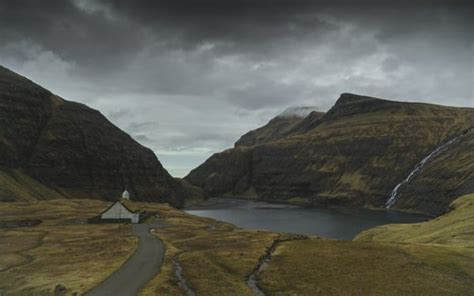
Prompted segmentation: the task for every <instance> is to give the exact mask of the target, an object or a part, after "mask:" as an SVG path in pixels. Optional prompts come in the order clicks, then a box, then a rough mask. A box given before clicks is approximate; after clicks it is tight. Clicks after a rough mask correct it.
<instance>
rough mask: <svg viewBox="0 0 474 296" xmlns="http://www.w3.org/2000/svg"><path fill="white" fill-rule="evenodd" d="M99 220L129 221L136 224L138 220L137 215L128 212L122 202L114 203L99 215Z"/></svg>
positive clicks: (130, 211)
mask: <svg viewBox="0 0 474 296" xmlns="http://www.w3.org/2000/svg"><path fill="white" fill-rule="evenodd" d="M100 219H101V220H104V221H107V220H108V221H110V222H115V221H130V222H132V223H138V222H139V220H140V216H139V213H136V212H134V211H132V210H130V209H129V208H128V207H127V206H126V205H125V204H124V203H123V202H121V201H116V202H114V203H113V204H112V205H110V207H108V208H107V209H105V211H103V212H102V213H100Z"/></svg>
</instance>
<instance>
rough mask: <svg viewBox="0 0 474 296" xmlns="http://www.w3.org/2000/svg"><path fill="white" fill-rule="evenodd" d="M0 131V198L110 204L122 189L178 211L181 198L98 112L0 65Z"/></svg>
mask: <svg viewBox="0 0 474 296" xmlns="http://www.w3.org/2000/svg"><path fill="white" fill-rule="evenodd" d="M0 126H1V127H2V130H1V133H0V170H1V172H2V174H0V176H4V178H0V181H1V180H4V182H3V183H2V189H3V190H0V199H1V200H30V199H50V198H57V197H58V196H61V197H64V198H96V199H105V200H114V199H117V198H118V197H119V196H120V193H121V192H122V191H123V189H124V188H125V187H127V189H128V190H129V191H130V193H131V196H132V198H133V199H135V200H139V201H160V202H171V203H172V204H174V205H177V206H179V205H182V204H183V199H184V197H185V196H186V194H187V190H186V188H184V187H183V186H182V185H181V184H180V183H179V182H178V181H176V180H174V179H173V178H172V177H171V176H170V175H169V174H168V172H167V171H166V170H165V169H164V168H163V167H162V166H161V164H160V162H159V161H158V159H157V158H156V156H155V154H154V153H153V152H152V151H151V150H150V149H148V148H146V147H143V146H142V145H140V144H139V143H137V142H136V141H134V140H133V139H132V138H131V137H130V136H129V135H128V134H126V133H125V132H123V131H122V130H120V129H119V128H117V127H116V126H114V125H113V124H112V123H111V122H109V121H108V120H107V119H106V118H105V117H104V116H103V115H102V114H101V113H100V112H99V111H97V110H94V109H91V108H89V107H87V106H85V105H83V104H79V103H75V102H70V101H67V100H64V99H62V98H60V97H57V96H55V95H54V94H52V93H51V92H49V91H47V90H45V89H43V88H42V87H40V86H38V85H36V84H34V83H33V82H31V81H30V80H28V79H26V78H24V77H22V76H20V75H17V74H15V73H13V72H11V71H9V70H7V69H5V68H3V67H0ZM11 172H15V174H16V175H12V173H11ZM18 175H21V176H22V177H21V180H26V181H22V182H21V185H20V187H23V188H22V189H23V190H22V194H16V193H15V192H18V190H13V188H12V185H11V184H12V181H11V180H10V179H12V180H18V179H19V178H18ZM38 184H40V185H39V186H37V185H38ZM17 187H18V186H17ZM29 187H46V188H47V190H44V189H43V188H39V189H38V188H36V190H35V188H31V189H30V188H29ZM51 191H53V192H55V193H54V194H51ZM28 192H34V193H35V194H32V195H31V196H28ZM15 195H16V196H15Z"/></svg>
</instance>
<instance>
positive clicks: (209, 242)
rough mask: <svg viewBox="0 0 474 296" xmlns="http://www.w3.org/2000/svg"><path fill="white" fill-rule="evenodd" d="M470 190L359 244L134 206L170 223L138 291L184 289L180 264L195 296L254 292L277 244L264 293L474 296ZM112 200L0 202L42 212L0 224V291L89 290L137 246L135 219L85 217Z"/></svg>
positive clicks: (12, 210) (5, 208)
mask: <svg viewBox="0 0 474 296" xmlns="http://www.w3.org/2000/svg"><path fill="white" fill-rule="evenodd" d="M473 197H474V195H471V196H467V197H463V198H460V199H458V200H457V201H456V202H455V203H454V204H453V207H454V209H453V210H452V211H451V212H449V213H448V214H446V215H444V216H441V217H439V218H437V219H434V220H431V221H429V222H425V223H419V224H407V225H387V226H381V227H377V228H374V229H372V230H368V231H366V232H363V233H361V234H360V235H359V236H358V237H357V238H356V240H355V241H337V240H329V239H319V238H316V237H310V238H307V239H302V240H301V239H300V240H291V236H290V235H286V234H281V233H273V232H265V231H256V230H255V231H254V230H243V229H239V228H237V227H235V226H233V225H231V224H227V223H223V222H218V221H215V220H212V219H208V218H201V217H196V216H192V215H189V214H187V213H185V212H183V211H180V210H176V209H173V208H171V207H169V206H168V205H164V204H145V203H130V206H133V207H137V208H141V209H146V210H153V211H158V212H159V214H160V216H161V218H159V219H160V220H161V221H162V222H163V223H165V224H166V225H167V226H166V227H163V228H159V229H155V230H154V233H155V234H156V235H158V236H159V237H160V238H161V239H162V240H163V241H164V243H165V245H166V256H165V261H164V263H163V266H162V269H161V272H160V273H159V274H158V275H157V276H156V277H155V278H153V279H152V280H151V281H150V282H149V283H148V284H147V285H146V286H145V287H144V289H143V290H142V291H141V293H140V295H184V292H183V291H184V290H183V289H182V287H180V286H179V285H180V281H179V280H178V278H177V276H176V271H175V265H174V262H177V263H179V265H180V266H181V267H182V276H183V278H184V279H185V280H186V284H187V286H188V287H189V288H190V289H192V290H193V291H194V292H195V293H196V295H254V292H253V291H252V289H250V288H249V287H248V286H247V278H248V276H249V274H250V273H252V272H253V270H254V268H255V266H256V264H257V262H258V260H259V258H260V257H261V256H262V255H264V254H265V252H266V250H267V248H269V247H270V246H271V245H272V244H273V242H274V240H276V239H279V238H290V240H288V241H284V242H280V243H278V245H277V248H276V251H275V252H274V253H273V256H272V259H271V261H270V263H269V264H268V266H267V267H266V268H265V269H263V271H261V272H260V273H258V274H257V280H258V283H259V285H260V287H261V289H262V290H264V291H265V292H266V293H267V294H268V295H472V291H474V252H473V246H472V242H473V241H474V240H473V235H474V233H473V232H472V223H473V221H474V201H473ZM108 204H109V203H106V202H101V201H93V200H54V201H41V202H30V203H0V214H1V215H0V223H2V222H4V221H12V220H27V219H40V220H42V221H43V222H42V223H41V224H39V225H37V226H32V227H17V228H10V229H0V295H51V294H52V291H53V290H54V287H55V286H56V285H57V284H61V285H64V286H65V287H66V288H67V295H72V294H73V293H75V292H77V293H78V294H79V295H80V294H83V293H85V292H87V291H88V290H89V289H91V288H93V287H94V286H95V285H97V284H98V283H100V282H101V281H102V280H104V279H105V278H107V276H108V275H110V274H111V273H112V272H113V271H114V270H116V269H117V268H119V267H120V265H121V264H123V262H124V261H125V260H126V259H127V258H128V257H129V256H130V255H131V254H132V253H133V251H134V250H135V248H136V238H135V237H134V236H133V235H131V232H130V227H129V226H122V229H121V232H120V235H119V232H118V225H117V224H100V225H94V224H84V223H85V221H86V219H87V218H89V217H92V216H95V215H97V214H98V213H100V212H101V211H102V210H103V209H105V208H106V207H107V206H108Z"/></svg>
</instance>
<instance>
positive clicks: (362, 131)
mask: <svg viewBox="0 0 474 296" xmlns="http://www.w3.org/2000/svg"><path fill="white" fill-rule="evenodd" d="M298 126H299V128H298V129H297V130H298V132H291V133H289V134H288V135H286V136H284V137H281V138H278V139H276V140H275V141H269V142H264V143H261V144H258V143H257V144H255V145H252V146H242V145H237V147H235V148H233V149H229V150H226V151H224V152H222V153H217V154H214V155H213V156H211V157H210V158H209V159H208V160H207V161H206V162H205V163H203V164H202V165H200V166H199V167H198V168H196V169H195V170H193V171H192V172H191V173H190V174H189V175H188V176H187V177H186V180H188V181H189V182H190V183H192V184H194V185H196V186H200V187H201V188H203V189H204V190H205V191H206V192H207V193H208V194H210V195H212V196H234V197H247V198H249V197H251V198H258V199H262V200H269V201H286V202H292V203H301V204H306V205H345V206H366V207H373V206H375V207H382V206H383V205H384V204H385V202H386V201H387V199H388V197H389V195H390V192H391V191H392V189H393V187H394V186H395V185H396V184H398V183H399V182H400V181H401V180H403V179H404V178H405V177H406V176H407V174H408V173H409V172H410V171H411V170H412V169H413V167H414V166H415V165H416V164H417V163H418V162H419V161H420V160H421V159H422V158H423V157H424V156H426V155H427V154H429V153H430V152H431V151H432V150H433V149H434V148H435V147H437V146H438V145H440V144H441V143H443V142H444V141H447V140H448V139H450V138H451V137H453V136H455V135H458V134H461V133H463V132H465V131H466V130H468V129H469V128H471V127H473V126H474V109H470V108H454V107H444V106H437V105H430V104H422V103H406V102H396V101H389V100H383V99H377V98H372V97H366V96H359V95H354V94H342V95H341V97H340V98H339V99H338V100H337V102H336V104H335V105H334V106H333V107H332V108H331V109H330V110H329V111H328V112H327V113H326V114H325V115H324V116H322V117H319V116H316V117H315V116H314V114H310V115H309V116H308V117H307V118H306V119H304V120H303V121H301V122H300V123H299V124H298ZM295 128H296V127H295ZM292 130H293V131H295V129H294V128H293V129H292ZM267 133H268V132H267ZM400 202H401V201H400ZM449 202H450V201H443V205H446V206H447V205H449ZM396 207H398V205H396ZM442 207H443V206H442ZM409 208H414V209H417V210H420V211H423V212H426V213H436V212H437V211H439V207H433V206H432V205H430V203H426V202H421V201H420V200H418V199H417V200H414V201H412V202H411V203H410V205H409Z"/></svg>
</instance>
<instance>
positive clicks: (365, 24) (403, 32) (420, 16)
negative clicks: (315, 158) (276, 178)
mask: <svg viewBox="0 0 474 296" xmlns="http://www.w3.org/2000/svg"><path fill="white" fill-rule="evenodd" d="M471 2H472V1H456V0H454V1H442V0H438V1H405V0H402V1H396V2H395V1H385V0H381V1H369V0H364V1H357V5H355V4H354V1H310V0H297V1H289V0H273V1H271V0H268V1H255V0H233V1H218V0H194V1H184V0H173V1H172V0H156V1H152V0H146V1H128V0H95V1H94V0H42V1H33V0H31V1H29V0H15V1H7V0H0V63H1V64H3V65H5V66H7V67H10V68H12V70H15V71H18V72H20V73H21V74H23V75H26V76H28V77H29V78H31V79H33V80H34V81H36V82H38V83H40V84H42V85H43V86H45V87H46V88H49V89H50V90H51V91H53V92H55V93H57V94H59V95H61V96H63V97H65V98H66V99H70V100H78V101H81V102H84V103H87V104H89V105H91V106H92V107H94V108H97V109H99V110H101V111H102V112H103V113H104V114H106V115H107V117H108V118H109V119H110V120H111V121H112V122H113V123H114V124H117V125H118V126H119V127H121V128H122V129H124V130H125V131H127V132H129V133H130V134H131V135H132V136H133V137H134V138H135V139H136V140H137V141H139V142H141V143H143V144H144V145H147V146H149V147H150V148H152V149H153V150H154V151H155V152H156V153H157V154H158V155H166V161H167V162H166V165H167V166H170V167H169V168H170V169H171V170H173V165H176V167H179V172H180V173H179V174H182V172H185V171H186V169H191V168H192V166H194V165H196V163H197V162H198V160H201V161H202V160H204V159H205V158H206V157H207V156H209V155H210V153H212V152H216V151H219V150H222V149H224V148H226V147H230V146H232V144H233V142H234V141H235V140H236V139H237V138H238V137H239V136H240V135H241V134H242V133H244V132H246V131H248V130H249V129H253V128H256V127H258V126H259V125H261V124H264V123H265V122H266V121H268V120H269V119H270V118H271V117H272V116H274V115H276V114H278V113H280V112H281V111H283V110H284V109H286V108H287V107H288V106H298V105H317V106H320V107H321V109H322V110H327V109H328V108H330V107H331V105H332V104H333V103H334V101H335V100H336V99H337V97H338V96H339V94H340V93H342V92H357V93H363V94H367V95H373V96H380V97H386V98H392V99H404V100H415V101H426V102H433V103H441V104H447V105H459V106H474V98H473V89H472V82H473V64H472V60H473V36H472V32H473V31H472V28H473V19H474V16H473V7H472V3H471ZM180 155H182V156H183V157H184V158H185V159H188V158H189V159H192V161H191V160H190V162H189V164H188V167H187V168H186V165H185V164H184V163H183V161H181V160H179V156H180Z"/></svg>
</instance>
